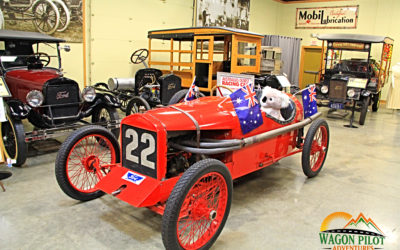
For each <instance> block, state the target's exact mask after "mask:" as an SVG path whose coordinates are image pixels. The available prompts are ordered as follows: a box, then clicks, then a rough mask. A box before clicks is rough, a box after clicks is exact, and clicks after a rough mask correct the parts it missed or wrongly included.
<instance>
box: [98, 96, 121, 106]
mask: <svg viewBox="0 0 400 250" xmlns="http://www.w3.org/2000/svg"><path fill="white" fill-rule="evenodd" d="M93 102H94V103H95V106H96V105H98V104H99V103H103V104H105V105H107V106H108V107H112V108H119V107H120V106H121V102H120V100H119V99H118V98H117V97H115V96H113V95H111V94H108V93H96V98H95V99H94V101H93Z"/></svg>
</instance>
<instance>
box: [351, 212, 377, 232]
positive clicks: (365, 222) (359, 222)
mask: <svg viewBox="0 0 400 250" xmlns="http://www.w3.org/2000/svg"><path fill="white" fill-rule="evenodd" d="M363 226H364V228H365V227H367V228H368V229H372V230H375V231H377V232H378V233H380V234H382V235H383V232H382V230H380V229H379V227H378V226H377V225H376V224H375V222H374V221H373V220H372V219H371V218H368V219H366V218H365V216H364V215H363V213H360V214H359V215H358V217H357V219H353V218H352V219H351V220H350V221H349V222H348V223H347V224H346V226H344V228H353V229H354V228H355V229H357V228H358V229H362V228H363Z"/></svg>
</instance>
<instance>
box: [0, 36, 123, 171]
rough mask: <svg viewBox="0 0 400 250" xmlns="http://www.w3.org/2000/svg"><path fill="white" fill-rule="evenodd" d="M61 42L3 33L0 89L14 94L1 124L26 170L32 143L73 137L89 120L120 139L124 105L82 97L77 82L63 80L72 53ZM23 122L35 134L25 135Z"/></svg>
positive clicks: (87, 92) (8, 150) (105, 97)
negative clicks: (64, 58)
mask: <svg viewBox="0 0 400 250" xmlns="http://www.w3.org/2000/svg"><path fill="white" fill-rule="evenodd" d="M62 42H64V40H63V39H59V38H54V37H51V36H48V35H44V34H40V33H34V32H22V31H11V30H0V65H1V66H0V74H1V78H0V84H3V85H4V87H5V88H7V87H8V89H9V92H10V95H8V96H7V95H3V97H5V98H4V101H5V110H4V112H5V113H6V120H4V121H2V122H1V124H0V126H1V128H0V133H1V140H0V141H1V144H2V147H3V149H4V152H5V154H6V157H7V159H9V160H10V161H11V162H12V163H13V164H14V165H15V166H20V165H22V164H24V162H25V160H26V157H27V148H28V147H27V143H28V142H31V141H35V140H43V139H47V138H51V137H58V136H61V135H64V134H65V133H69V132H70V131H71V130H73V129H76V128H78V127H80V126H83V125H85V124H87V123H88V122H87V121H85V120H83V119H84V118H86V117H90V116H91V122H92V123H96V124H100V125H103V126H107V127H109V128H110V129H112V132H113V133H114V134H115V135H116V136H118V134H119V129H118V125H117V124H118V121H119V117H118V113H117V110H116V109H117V108H119V107H120V101H119V100H118V99H117V98H115V97H114V96H113V95H109V94H106V93H96V91H95V89H94V88H93V87H86V88H84V89H83V90H82V91H80V89H79V85H78V83H77V82H76V81H74V80H72V79H69V78H66V77H64V75H63V72H62V68H61V50H65V51H69V47H68V46H67V45H64V46H60V43H62ZM0 87H1V86H0ZM0 89H1V88H0ZM24 119H27V120H28V121H29V122H30V123H31V125H32V126H33V129H32V130H30V131H25V129H24V126H23V124H22V120H24Z"/></svg>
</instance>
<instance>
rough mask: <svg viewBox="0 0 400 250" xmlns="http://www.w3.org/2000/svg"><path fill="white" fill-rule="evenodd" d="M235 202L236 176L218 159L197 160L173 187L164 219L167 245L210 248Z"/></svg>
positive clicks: (176, 247) (169, 246)
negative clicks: (233, 197) (233, 187)
mask: <svg viewBox="0 0 400 250" xmlns="http://www.w3.org/2000/svg"><path fill="white" fill-rule="evenodd" d="M231 202H232V177H231V175H230V172H229V170H228V169H227V167H226V166H225V165H224V164H223V163H222V162H220V161H218V160H215V159H205V160H201V161H199V162H197V163H195V164H193V165H192V166H191V167H190V168H189V169H188V170H187V171H186V172H185V173H184V174H183V175H182V177H181V178H180V179H179V180H178V182H177V183H176V185H175V187H174V189H173V190H172V192H171V194H170V196H169V198H168V201H167V204H166V207H165V211H164V215H163V219H162V239H163V243H164V247H165V248H166V249H188V248H189V249H199V248H201V249H208V248H210V247H211V245H212V244H213V243H214V242H215V241H216V240H217V238H218V236H219V234H220V233H221V231H222V229H223V227H224V225H225V222H226V220H227V218H228V215H229V211H230V207H231Z"/></svg>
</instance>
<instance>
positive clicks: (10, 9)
mask: <svg viewBox="0 0 400 250" xmlns="http://www.w3.org/2000/svg"><path fill="white" fill-rule="evenodd" d="M83 5H84V0H8V1H6V0H0V9H1V10H0V12H1V13H0V26H1V28H2V29H9V30H21V31H33V32H40V33H43V34H48V35H51V36H54V37H59V38H63V39H65V40H66V41H67V42H78V43H81V42H82V25H83V15H82V12H83V10H82V7H83Z"/></svg>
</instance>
